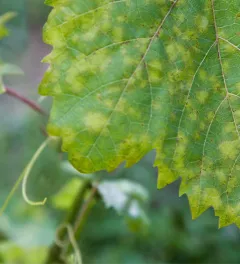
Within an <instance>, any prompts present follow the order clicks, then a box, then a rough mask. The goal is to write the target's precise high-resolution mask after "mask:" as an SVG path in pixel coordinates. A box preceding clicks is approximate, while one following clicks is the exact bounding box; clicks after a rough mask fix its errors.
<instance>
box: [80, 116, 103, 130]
mask: <svg viewBox="0 0 240 264" xmlns="http://www.w3.org/2000/svg"><path fill="white" fill-rule="evenodd" d="M83 122H84V125H85V127H86V129H87V130H89V131H91V132H101V130H102V129H103V128H104V126H105V125H106V123H107V122H108V118H107V117H106V116H105V115H103V114H102V113H98V112H88V113H86V115H85V116H84V118H83Z"/></svg>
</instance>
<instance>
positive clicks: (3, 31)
mask: <svg viewBox="0 0 240 264" xmlns="http://www.w3.org/2000/svg"><path fill="white" fill-rule="evenodd" d="M15 16H16V14H15V13H13V12H8V13H6V14H4V15H2V16H0V40H1V39H2V38H4V37H6V36H8V34H9V32H8V30H7V28H6V25H5V24H6V23H7V22H8V21H9V20H11V19H12V18H14V17H15ZM22 74H23V71H22V70H21V69H20V68H19V67H18V66H16V65H13V64H5V63H3V62H2V61H0V94H3V93H5V88H4V84H3V80H2V77H3V76H4V75H22Z"/></svg>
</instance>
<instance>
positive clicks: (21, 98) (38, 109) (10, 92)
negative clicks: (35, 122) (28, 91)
mask: <svg viewBox="0 0 240 264" xmlns="http://www.w3.org/2000/svg"><path fill="white" fill-rule="evenodd" d="M5 91H6V94H8V95H10V96H12V97H15V98H16V99H18V100H19V101H21V102H23V103H24V104H26V105H28V106H30V107H31V108H32V109H33V110H34V111H36V112H38V113H40V114H41V115H44V116H47V115H48V114H47V113H46V112H45V111H44V110H43V109H42V108H41V107H40V106H38V105H37V104H36V103H35V102H33V101H31V100H29V99H28V98H26V97H24V96H22V95H21V94H19V93H17V92H16V91H14V90H12V89H10V88H7V87H5Z"/></svg>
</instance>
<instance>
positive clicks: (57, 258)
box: [45, 180, 91, 264]
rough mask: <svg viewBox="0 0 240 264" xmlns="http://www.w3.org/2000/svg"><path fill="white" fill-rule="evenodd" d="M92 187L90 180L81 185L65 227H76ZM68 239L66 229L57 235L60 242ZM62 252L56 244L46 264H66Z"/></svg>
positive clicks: (51, 249) (50, 251)
mask: <svg viewBox="0 0 240 264" xmlns="http://www.w3.org/2000/svg"><path fill="white" fill-rule="evenodd" d="M90 187H91V184H90V182H89V180H85V181H84V182H83V184H82V185H81V187H80V189H79V191H78V194H77V196H76V197H75V199H74V202H73V204H72V206H71V209H70V212H69V214H68V215H67V216H66V219H65V221H64V223H63V225H66V224H68V225H70V226H74V225H75V221H76V218H77V217H78V214H79V208H81V205H83V204H84V197H85V195H86V192H87V191H88V190H89V188H90ZM66 238H67V230H66V228H64V229H63V228H62V229H60V230H59V232H58V235H57V240H58V241H65V240H66ZM68 245H69V242H68V244H67V247H68ZM62 250H63V248H62V247H61V246H60V245H58V243H54V244H53V245H52V246H51V248H50V250H49V253H48V256H47V259H46V262H45V264H53V263H58V264H64V263H65V262H64V260H63V259H62V258H61V257H62Z"/></svg>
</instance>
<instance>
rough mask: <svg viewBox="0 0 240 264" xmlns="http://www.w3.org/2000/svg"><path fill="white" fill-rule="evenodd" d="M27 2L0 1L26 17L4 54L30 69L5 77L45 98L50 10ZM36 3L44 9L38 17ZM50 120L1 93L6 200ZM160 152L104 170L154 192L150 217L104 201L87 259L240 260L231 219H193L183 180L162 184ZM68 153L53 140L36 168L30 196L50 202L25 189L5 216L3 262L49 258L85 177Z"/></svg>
mask: <svg viewBox="0 0 240 264" xmlns="http://www.w3.org/2000/svg"><path fill="white" fill-rule="evenodd" d="M10 2H11V5H10V4H9V3H10ZM25 5H26V2H24V1H22V0H11V1H6V0H3V1H1V2H0V10H1V12H2V13H5V11H17V12H18V14H19V15H18V17H17V18H16V19H19V20H18V21H25V22H23V23H18V22H16V20H14V21H12V24H10V26H9V28H10V30H12V32H13V30H16V32H19V34H12V35H14V37H15V38H16V39H14V40H13V39H12V38H13V37H9V38H6V39H5V40H4V42H0V47H1V49H0V50H1V52H0V57H4V59H7V60H8V61H11V62H14V63H15V64H17V65H18V66H21V68H23V70H24V71H25V77H18V78H15V77H14V79H12V78H11V80H8V79H5V82H6V83H7V84H9V85H11V86H13V87H14V88H15V89H16V90H18V91H19V92H23V93H26V94H27V95H28V96H30V97H31V98H32V99H37V98H38V96H37V82H38V81H39V80H40V77H41V76H39V75H41V73H42V71H43V69H42V68H41V67H42V66H40V59H41V58H42V57H43V55H45V54H46V53H48V51H49V49H48V47H46V46H43V45H42V44H41V27H42V24H41V23H42V21H44V19H45V15H46V13H47V12H48V9H47V8H45V7H44V6H43V4H42V1H41V0H39V1H37V0H35V1H31V3H29V5H27V7H28V8H25V7H26V6H25ZM36 6H37V7H39V9H38V10H39V12H37V13H38V19H37V21H36V20H35V18H36V9H35V7H36ZM12 7H16V10H13V8H12ZM31 8H32V9H31ZM41 9H42V10H41ZM16 43H18V45H16ZM33 44H34V45H33ZM33 46H35V48H34V47H33ZM9 47H11V49H10V50H12V51H9V52H8V54H9V56H8V55H7V53H5V52H4V51H5V50H9ZM20 47H21V48H20ZM39 47H41V48H39ZM26 57H27V58H28V59H27V60H26V59H25V58H26ZM32 68H35V70H33V69H32ZM49 105H50V102H48V101H44V103H43V107H45V108H46V109H47V108H48V107H49ZM45 123H46V120H45V119H43V118H40V117H39V116H38V115H37V114H35V113H32V112H31V110H28V109H27V108H26V107H25V106H23V105H21V104H20V103H19V102H16V101H14V100H13V99H12V98H7V97H6V96H5V95H2V96H0V176H1V177H0V203H1V204H2V203H3V201H4V199H5V198H6V195H7V194H8V192H9V191H10V189H11V187H12V186H13V184H14V182H15V180H16V179H17V177H18V176H19V174H20V172H21V171H22V169H23V168H24V167H25V165H26V163H27V162H28V161H29V159H30V158H31V157H32V155H33V153H34V151H35V150H36V149H37V147H38V146H39V145H40V143H41V142H42V141H43V140H44V138H45V136H44V135H43V133H42V132H41V127H43V126H44V125H45ZM154 155H155V154H154V153H153V152H152V153H149V154H148V155H147V156H146V157H145V158H144V159H143V160H141V161H140V162H139V163H138V164H136V165H135V166H133V167H132V168H130V169H122V168H119V169H118V170H117V171H116V172H115V173H114V174H111V175H109V174H107V173H104V177H105V179H106V180H115V179H116V180H117V179H126V180H131V181H134V182H136V183H137V184H140V185H141V186H142V187H143V188H144V189H145V190H146V191H147V193H148V196H149V198H148V199H147V201H146V202H145V203H144V204H143V209H144V213H145V214H146V217H147V221H146V222H145V224H144V225H142V224H141V225H140V229H139V225H138V222H129V219H128V218H127V216H126V215H125V214H121V215H119V214H118V213H117V212H116V210H114V209H113V208H109V209H106V208H105V204H104V203H103V202H98V203H96V204H95V207H94V210H92V212H91V214H90V216H89V220H88V222H87V223H86V226H85V229H84V231H83V233H82V237H81V240H80V241H79V245H80V248H81V251H82V254H83V260H84V263H93V264H95V263H96V264H101V263H114V264H115V263H116V264H117V263H119V264H120V263H121V264H122V263H124V264H127V263H129V264H130V263H131V264H132V263H136V264H141V263H156V264H157V263H239V262H240V246H239V245H240V232H239V229H237V228H236V226H234V225H231V226H229V227H226V228H222V229H220V230H219V229H218V219H217V218H216V217H215V216H214V215H213V211H212V210H211V209H209V210H208V211H207V212H205V213H204V214H203V215H202V216H200V217H199V218H198V219H197V220H194V221H192V219H191V215H190V211H189V205H188V202H187V199H186V197H185V196H183V197H181V198H178V188H179V183H180V182H175V183H174V184H171V185H170V186H168V187H167V188H165V189H164V190H161V191H158V190H156V181H157V172H156V169H155V168H153V167H152V163H153V159H154ZM66 158H67V157H66V156H65V155H62V154H61V153H59V152H58V151H56V147H55V146H50V147H49V148H48V149H46V150H45V152H44V155H42V156H41V158H40V160H39V161H38V163H37V164H36V166H35V167H34V171H33V172H32V174H31V178H30V181H29V184H28V190H29V196H30V197H31V198H33V199H34V200H41V199H42V198H43V197H45V196H47V197H48V198H49V200H48V203H47V204H46V206H44V207H37V208H35V207H30V206H28V205H26V204H25V202H24V201H23V199H22V196H21V194H20V191H18V193H17V194H16V195H15V197H14V199H13V200H12V202H11V204H10V206H9V207H8V209H7V211H6V212H5V213H4V215H3V216H1V218H0V230H1V231H0V263H9V264H10V263H11V264H19V263H23V264H25V263H26V264H27V263H32V264H38V263H43V259H44V257H45V255H46V252H47V247H48V246H49V245H50V244H51V242H52V241H53V240H54V233H55V231H56V228H57V226H58V225H59V224H60V223H61V222H62V219H63V218H64V215H65V212H66V208H67V206H68V205H69V204H67V203H66V201H67V200H68V201H71V199H72V197H71V193H70V194H69V192H67V191H66V192H65V194H63V193H61V192H62V191H63V190H64V188H66V184H69V182H71V181H72V180H77V181H80V180H81V177H80V176H79V175H77V174H74V173H72V172H68V171H66V170H65V169H63V168H62V160H66ZM65 190H66V189H65ZM59 193H61V195H59ZM69 203H70V202H69ZM59 204H60V205H63V204H65V207H64V206H63V207H64V208H63V207H61V206H60V208H59ZM135 230H137V232H136V231H135Z"/></svg>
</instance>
